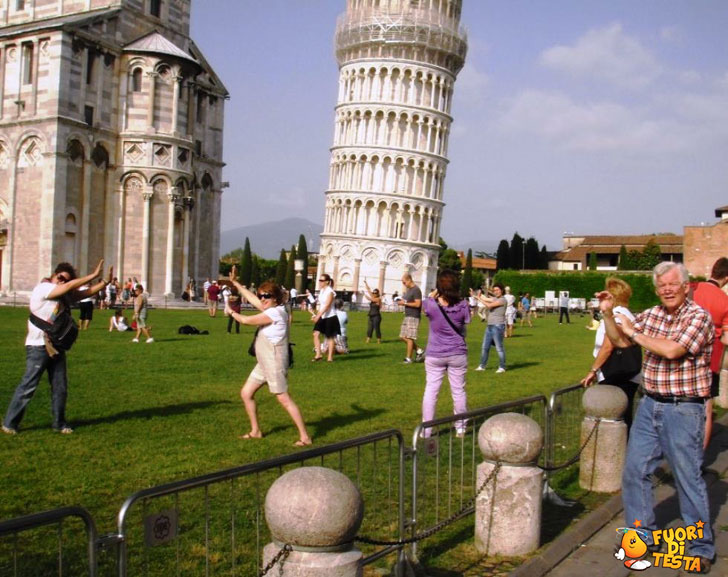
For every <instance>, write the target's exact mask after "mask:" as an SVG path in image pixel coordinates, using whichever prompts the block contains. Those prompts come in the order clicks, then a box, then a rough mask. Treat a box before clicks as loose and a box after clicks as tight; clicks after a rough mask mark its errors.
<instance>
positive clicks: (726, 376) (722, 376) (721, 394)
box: [715, 349, 728, 409]
mask: <svg viewBox="0 0 728 577" xmlns="http://www.w3.org/2000/svg"><path fill="white" fill-rule="evenodd" d="M721 367H722V368H721V370H720V373H718V376H719V378H718V396H717V397H716V398H715V403H716V404H717V405H718V406H719V407H721V408H722V409H728V349H724V350H723V362H722V363H721Z"/></svg>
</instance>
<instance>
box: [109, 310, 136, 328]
mask: <svg viewBox="0 0 728 577" xmlns="http://www.w3.org/2000/svg"><path fill="white" fill-rule="evenodd" d="M114 329H116V330H117V331H119V332H122V333H123V332H126V331H130V330H132V328H131V327H130V326H129V325H128V324H127V323H126V317H125V316H124V312H123V311H122V310H121V309H116V310H115V311H114V316H112V317H111V318H110V319H109V332H112V331H113V330H114Z"/></svg>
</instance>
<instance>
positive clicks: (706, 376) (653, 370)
mask: <svg viewBox="0 0 728 577" xmlns="http://www.w3.org/2000/svg"><path fill="white" fill-rule="evenodd" d="M634 329H635V331H637V332H638V333H642V334H644V335H647V336H648V337H654V338H660V339H669V340H671V341H675V342H676V343H678V344H679V345H681V346H682V347H683V348H684V349H685V350H686V351H687V353H686V354H685V355H683V356H682V357H680V358H678V359H667V358H665V357H661V356H659V355H656V354H655V353H651V352H650V351H647V350H645V351H644V359H643V362H642V383H643V386H644V388H645V390H646V391H647V392H648V393H653V394H657V395H673V396H679V397H709V396H710V383H711V374H710V354H711V351H712V349H713V321H712V320H711V318H710V315H709V314H708V313H707V312H706V311H704V310H703V309H702V308H700V307H699V306H698V305H696V304H695V303H694V302H693V301H691V300H686V301H685V302H684V303H683V304H681V305H680V307H678V309H677V310H676V311H675V312H674V313H672V314H669V313H668V312H667V310H666V309H665V307H664V306H662V305H658V306H656V307H652V308H651V309H647V310H646V311H644V312H642V313H640V314H638V315H637V316H636V317H635V323H634Z"/></svg>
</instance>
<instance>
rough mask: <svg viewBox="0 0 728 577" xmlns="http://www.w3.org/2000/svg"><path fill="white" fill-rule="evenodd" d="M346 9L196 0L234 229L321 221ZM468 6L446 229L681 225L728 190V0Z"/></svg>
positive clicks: (482, 234) (486, 232)
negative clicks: (220, 113)
mask: <svg viewBox="0 0 728 577" xmlns="http://www.w3.org/2000/svg"><path fill="white" fill-rule="evenodd" d="M345 9H346V2H345V1H344V0H265V1H263V2H261V1H260V0H193V4H192V31H191V35H192V37H193V39H194V40H195V42H196V43H197V44H198V46H200V48H201V49H202V51H203V53H204V54H205V56H206V58H207V59H208V60H209V62H210V63H211V64H212V66H213V67H214V68H215V70H216V72H217V73H218V74H219V76H220V77H221V78H222V80H223V82H224V83H225V85H226V87H227V88H228V90H229V91H230V94H231V99H230V100H229V101H228V102H227V104H226V109H225V148H224V160H225V162H226V163H227V166H226V168H225V171H224V180H227V181H229V182H230V188H228V189H226V190H225V192H224V195H223V215H222V229H223V230H229V229H232V228H236V227H238V226H244V225H248V224H255V223H260V222H267V221H274V220H279V219H282V218H287V217H291V216H299V217H303V218H307V219H309V220H312V221H314V222H319V223H320V222H322V220H323V212H324V192H325V189H326V186H327V182H328V164H329V147H330V146H331V143H332V137H333V131H334V125H333V121H334V106H335V105H336V92H337V88H338V85H337V82H338V68H337V64H336V60H335V58H334V49H333V35H334V29H335V24H336V17H337V16H338V15H339V14H341V13H343V12H344V10H345ZM461 23H462V24H463V25H464V26H465V27H466V28H467V30H468V41H469V51H468V56H467V59H466V64H465V67H464V68H463V70H462V71H461V73H460V75H459V77H458V80H457V82H456V85H455V96H454V102H453V109H452V114H453V117H454V123H453V128H452V135H451V137H450V150H449V158H450V165H449V167H448V173H447V178H446V181H445V194H444V200H445V202H446V204H447V206H446V208H445V210H444V217H443V223H442V229H441V232H442V236H443V237H444V238H445V240H446V241H448V242H449V243H450V244H454V245H455V244H464V243H471V242H472V241H495V242H497V241H498V240H499V239H501V238H508V239H510V238H511V237H512V236H513V233H514V232H515V231H518V232H519V234H521V235H522V236H526V237H528V236H535V237H536V239H537V240H538V241H539V242H540V243H542V244H543V243H545V244H547V246H548V247H549V249H558V248H560V245H561V236H562V234H563V232H565V231H568V232H573V233H577V234H638V233H650V232H674V233H679V234H681V233H682V227H683V226H684V225H688V224H700V223H701V222H706V223H712V222H714V221H715V217H714V209H715V208H716V207H718V206H724V205H727V204H728V33H726V30H728V2H726V1H724V0H684V1H683V0H629V1H623V0H608V1H607V0H602V1H596V0H569V1H567V0H549V1H545V0H531V1H525V0H499V1H491V0H464V1H463V16H462V20H461ZM473 248H474V249H476V250H477V249H478V248H484V247H479V246H476V245H473Z"/></svg>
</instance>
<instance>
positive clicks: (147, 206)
mask: <svg viewBox="0 0 728 577" xmlns="http://www.w3.org/2000/svg"><path fill="white" fill-rule="evenodd" d="M147 186H148V187H149V188H148V190H146V191H144V192H143V193H142V197H143V198H144V214H143V220H142V278H141V283H142V286H143V287H144V290H146V291H149V244H150V237H149V236H150V233H151V231H150V230H149V222H150V216H151V209H152V207H151V203H152V197H153V196H154V191H153V190H152V189H151V185H147Z"/></svg>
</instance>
